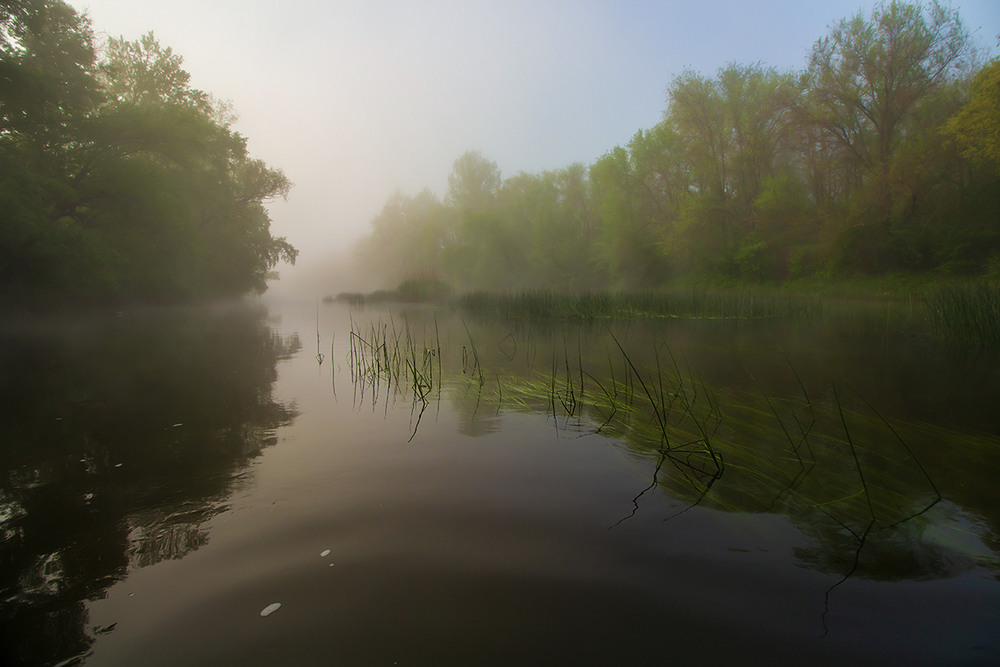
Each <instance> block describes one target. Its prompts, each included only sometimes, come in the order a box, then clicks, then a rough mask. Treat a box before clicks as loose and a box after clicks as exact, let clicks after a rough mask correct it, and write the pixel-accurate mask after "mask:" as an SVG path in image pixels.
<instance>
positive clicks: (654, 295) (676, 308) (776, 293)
mask: <svg viewBox="0 0 1000 667" xmlns="http://www.w3.org/2000/svg"><path fill="white" fill-rule="evenodd" d="M880 287H881V289H880V288H878V287H875V286H873V285H872V284H869V283H857V282H856V283H850V282H842V283H838V282H832V283H828V284H825V285H819V284H814V283H801V284H795V285H790V286H773V287H766V286H760V285H733V286H695V285H687V286H685V285H677V286H673V287H667V288H662V289H657V290H653V289H649V290H631V291H629V290H619V291H585V292H562V291H558V290H551V289H524V290H519V291H509V292H503V291H482V290H479V291H471V292H465V293H461V294H456V293H454V292H453V291H452V290H451V288H450V287H449V286H448V285H446V284H444V283H441V282H440V281H436V280H425V281H416V280H409V281H405V282H403V283H402V284H400V285H399V286H398V287H397V288H396V289H393V290H378V291H375V292H370V293H359V292H343V293H340V294H338V295H337V296H336V297H333V296H326V297H324V299H323V300H324V302H326V303H333V302H340V303H346V304H348V305H349V306H351V307H356V308H365V307H375V306H383V305H397V306H398V305H403V306H406V305H410V306H413V305H421V304H431V305H437V306H440V307H445V308H450V309H454V310H460V311H463V312H466V313H468V314H470V315H474V316H478V317H486V318H498V319H515V320H516V319H523V320H530V321H560V320H562V321H567V320H568V321H588V320H627V319H659V318H692V319H731V320H736V319H742V320H750V319H774V320H784V321H819V320H823V319H825V318H830V317H837V316H848V317H854V318H861V319H865V320H868V321H871V322H879V323H884V324H892V325H893V326H896V327H898V328H901V329H903V330H904V331H907V332H908V333H912V334H919V333H924V332H926V333H929V334H930V335H933V336H935V337H937V338H941V339H946V340H951V341H955V342H960V343H969V344H978V345H983V346H987V347H992V348H1000V283H996V282H987V281H967V282H937V283H935V282H924V283H921V284H914V285H911V286H906V287H903V286H896V287H889V286H886V285H884V284H882V285H880Z"/></svg>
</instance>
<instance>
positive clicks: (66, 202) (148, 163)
mask: <svg viewBox="0 0 1000 667" xmlns="http://www.w3.org/2000/svg"><path fill="white" fill-rule="evenodd" d="M189 79H190V77H189V75H188V73H187V72H185V71H184V70H183V69H182V68H181V58H180V57H179V56H177V55H176V54H174V53H173V52H172V51H171V49H169V48H165V47H162V46H161V45H160V44H159V43H158V42H157V41H156V39H155V38H154V37H153V35H152V33H150V34H147V35H145V36H144V37H142V38H141V39H139V40H137V41H135V42H129V41H126V40H124V39H111V40H109V41H108V43H107V44H106V45H104V47H103V49H102V50H101V52H100V55H98V49H97V46H96V45H95V42H94V37H93V34H92V32H91V29H90V25H89V21H88V19H87V18H86V17H84V16H81V15H79V14H78V13H77V12H76V11H75V10H74V9H72V8H71V7H69V6H68V5H66V4H65V3H63V2H61V1H59V0H4V2H3V3H2V4H0V293H2V294H3V298H4V300H6V301H8V302H11V301H28V300H34V299H38V298H43V299H48V300H53V299H56V300H85V301H109V300H125V299H149V300H168V301H173V300H181V299H190V298H205V297H214V296H222V295H236V294H243V293H245V292H248V291H263V290H264V289H265V288H266V279H267V276H268V274H269V272H270V271H271V269H273V267H274V266H275V265H276V264H277V262H279V261H281V260H286V261H289V262H294V260H295V256H296V254H297V253H296V250H295V249H294V248H293V247H292V246H291V245H289V244H288V243H287V242H286V241H285V240H284V239H283V238H276V237H274V236H272V235H271V232H270V219H269V217H268V214H267V211H266V210H265V208H264V206H263V202H264V201H265V200H267V199H269V198H273V197H276V196H284V195H286V194H287V192H288V189H289V187H290V183H289V181H288V179H287V178H285V176H284V174H282V172H281V171H279V170H275V169H270V168H268V167H267V166H266V165H265V164H264V163H263V162H261V161H260V160H255V159H253V158H251V157H250V156H249V155H248V154H247V149H246V139H245V138H244V137H242V136H240V135H239V134H238V133H236V132H235V131H234V130H233V129H232V128H231V126H230V124H231V122H232V114H231V113H230V111H229V109H228V107H227V106H226V105H225V104H222V103H219V102H216V101H215V100H213V99H212V98H211V96H209V95H208V94H206V93H205V92H203V91H200V90H196V89H194V88H192V87H191V86H190V83H189Z"/></svg>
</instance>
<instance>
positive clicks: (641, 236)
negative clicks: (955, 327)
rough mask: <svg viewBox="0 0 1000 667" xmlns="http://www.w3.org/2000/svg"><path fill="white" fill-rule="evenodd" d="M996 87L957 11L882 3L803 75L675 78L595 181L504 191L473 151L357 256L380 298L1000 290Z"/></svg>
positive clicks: (820, 44)
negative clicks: (925, 286) (651, 123)
mask: <svg viewBox="0 0 1000 667" xmlns="http://www.w3.org/2000/svg"><path fill="white" fill-rule="evenodd" d="M977 70H978V74H977ZM998 75H1000V63H998V62H996V61H994V62H993V63H991V64H989V65H987V66H985V67H983V66H982V60H981V57H980V56H979V53H978V51H977V48H976V47H975V45H974V43H973V42H972V40H971V37H970V35H969V33H968V32H967V31H966V29H965V28H964V27H963V24H962V22H961V20H960V18H959V16H958V14H957V12H954V11H952V10H950V9H948V8H946V7H944V6H941V5H939V4H936V3H935V4H930V5H926V6H924V5H911V4H904V3H900V2H891V3H886V4H880V5H878V6H876V7H874V8H873V9H872V10H871V11H870V12H869V13H859V14H858V15H856V16H854V17H852V18H850V19H846V20H843V21H841V22H840V23H838V24H837V25H835V26H833V27H831V29H830V33H829V34H828V35H827V36H825V37H823V38H822V39H820V40H818V41H817V42H816V43H815V44H814V46H813V49H812V51H811V54H810V56H809V58H808V62H807V63H806V66H805V68H804V69H803V70H802V71H799V72H780V71H777V70H775V69H773V68H769V67H766V66H764V65H761V64H753V65H738V64H731V65H729V66H727V67H725V68H723V69H722V70H720V71H719V72H718V73H717V74H716V75H715V76H713V77H708V76H704V75H702V74H699V73H696V72H691V71H687V72H684V73H682V74H681V75H679V76H677V77H676V78H675V79H674V80H673V82H672V83H671V84H670V86H669V88H668V92H667V106H666V110H665V113H664V116H663V120H662V121H661V122H660V123H659V124H657V125H656V126H655V127H653V128H651V129H648V130H640V131H639V132H637V133H636V134H635V136H633V137H632V139H631V141H629V142H628V144H627V145H625V146H618V147H615V148H614V149H612V150H611V151H609V152H608V153H607V154H605V155H604V156H603V157H601V158H600V159H598V160H597V161H596V162H595V163H594V164H592V165H590V166H589V167H585V166H584V165H580V164H574V165H571V166H569V167H567V168H565V169H560V170H556V171H551V172H544V173H541V174H526V173H520V174H518V175H516V176H514V177H512V178H508V179H506V180H504V179H502V178H501V176H500V171H499V169H498V168H497V165H496V164H495V163H493V162H491V161H490V160H488V159H486V158H485V157H483V156H482V155H480V154H479V153H477V152H470V153H467V154H465V155H463V156H461V157H460V158H459V159H458V160H457V161H456V163H455V169H454V173H453V174H452V176H451V178H450V179H449V191H448V194H447V196H446V197H445V199H444V200H443V201H442V200H440V199H438V198H437V197H436V196H435V195H434V194H432V193H430V192H428V191H425V192H422V193H420V194H418V195H416V196H413V197H410V196H405V195H403V194H401V193H396V194H394V195H393V196H392V197H391V198H390V199H389V201H388V202H387V203H386V205H385V208H384V209H383V211H382V212H381V213H380V214H379V215H378V216H377V217H376V218H375V219H374V221H373V231H372V234H371V236H370V237H368V238H367V239H365V240H364V241H363V242H362V243H361V245H360V246H359V248H358V254H357V257H358V258H359V262H360V263H361V264H363V265H366V266H376V267H378V268H379V270H380V271H381V273H380V275H378V276H377V279H378V280H379V281H380V282H382V283H383V284H389V285H391V284H395V283H396V282H399V281H400V280H404V279H408V278H424V279H426V278H434V279H440V280H445V281H447V282H449V283H451V284H452V285H454V286H456V287H462V288H468V287H478V288H492V289H497V288H500V289H516V288H522V287H532V286H543V285H544V286H548V287H553V288H557V289H595V288H608V287H616V288H634V287H650V286H653V287H655V286H659V285H662V284H664V283H665V282H667V281H671V280H677V279H682V280H694V279H697V280H703V279H709V280H715V281H752V282H760V281H767V282H777V281H784V280H787V279H795V278H806V279H808V278H825V277H828V276H856V275H875V274H885V273H907V272H934V273H936V274H940V275H948V276H952V275H983V274H992V275H993V276H994V277H996V276H997V275H1000V154H998V152H997V128H998V127H1000V104H998V97H997V95H998V90H1000V89H998V81H1000V79H998Z"/></svg>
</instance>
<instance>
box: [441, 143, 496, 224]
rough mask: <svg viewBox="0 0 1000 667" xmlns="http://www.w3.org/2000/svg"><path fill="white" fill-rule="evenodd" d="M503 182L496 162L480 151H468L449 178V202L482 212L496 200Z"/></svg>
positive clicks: (460, 157)
mask: <svg viewBox="0 0 1000 667" xmlns="http://www.w3.org/2000/svg"><path fill="white" fill-rule="evenodd" d="M501 182H502V179H501V177H500V169H499V168H498V167H497V164H496V162H491V161H490V160H487V159H486V158H484V157H483V155H482V153H480V152H479V151H468V152H466V153H463V154H462V155H460V156H459V157H458V159H456V160H455V164H454V166H453V167H452V172H451V175H449V176H448V198H447V201H448V203H450V204H454V205H456V206H459V207H461V208H464V209H469V210H482V209H483V208H485V207H486V206H488V205H489V204H491V203H492V202H493V201H494V200H495V199H496V196H497V193H498V192H499V191H500V185H501Z"/></svg>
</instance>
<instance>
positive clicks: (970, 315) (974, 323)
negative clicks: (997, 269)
mask: <svg viewBox="0 0 1000 667" xmlns="http://www.w3.org/2000/svg"><path fill="white" fill-rule="evenodd" d="M926 302H927V308H928V316H929V319H930V323H931V326H932V327H933V329H934V331H935V332H936V333H937V334H938V335H939V336H941V337H944V338H950V339H953V340H958V341H972V342H978V343H980V344H983V345H987V346H991V347H1000V284H991V283H986V282H974V283H956V284H951V285H944V286H940V287H937V288H935V289H933V290H932V291H930V292H929V294H928V295H927V297H926Z"/></svg>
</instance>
